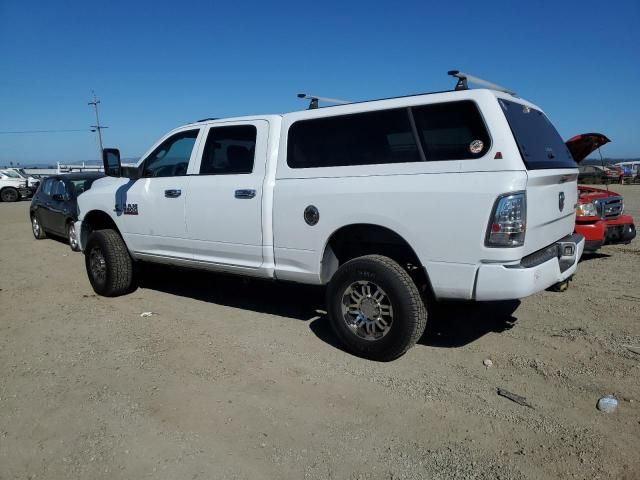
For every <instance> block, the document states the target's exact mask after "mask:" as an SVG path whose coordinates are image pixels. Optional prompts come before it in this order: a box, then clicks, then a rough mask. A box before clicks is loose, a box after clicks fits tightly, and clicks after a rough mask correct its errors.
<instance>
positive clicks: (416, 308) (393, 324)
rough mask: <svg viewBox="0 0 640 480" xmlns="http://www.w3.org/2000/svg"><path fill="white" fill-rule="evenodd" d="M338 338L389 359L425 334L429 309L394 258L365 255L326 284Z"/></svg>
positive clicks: (359, 350) (354, 349)
mask: <svg viewBox="0 0 640 480" xmlns="http://www.w3.org/2000/svg"><path fill="white" fill-rule="evenodd" d="M327 311H328V314H329V321H330V322H331V327H332V328H333V331H334V332H335V334H336V336H337V337H338V339H339V340H340V341H341V342H342V343H343V344H344V345H345V346H346V347H347V348H348V349H349V350H350V351H351V352H353V353H355V354H356V355H359V356H362V357H365V358H370V359H373V360H380V361H389V360H393V359H395V358H398V357H400V356H401V355H403V354H404V353H406V352H407V350H409V349H410V348H411V347H412V346H413V345H414V344H415V343H416V342H417V341H418V339H419V338H420V337H421V336H422V334H423V333H424V329H425V327H426V322H427V310H426V308H425V305H424V302H423V300H422V298H421V296H420V292H419V291H418V288H417V287H416V285H415V283H414V282H413V280H412V279H411V277H410V276H409V274H408V273H407V272H406V271H405V270H404V269H403V268H402V267H401V266H400V265H399V264H398V263H396V262H395V261H394V260H391V259H390V258H388V257H384V256H381V255H367V256H363V257H359V258H356V259H353V260H351V261H349V262H347V263H345V264H344V265H342V266H341V267H340V268H339V269H338V271H337V272H336V273H335V274H334V276H333V278H332V279H331V282H330V283H329V286H328V288H327Z"/></svg>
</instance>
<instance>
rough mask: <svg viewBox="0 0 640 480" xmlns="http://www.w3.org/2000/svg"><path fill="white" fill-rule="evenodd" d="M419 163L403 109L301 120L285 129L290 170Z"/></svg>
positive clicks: (406, 113) (413, 139)
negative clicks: (286, 130) (287, 132)
mask: <svg viewBox="0 0 640 480" xmlns="http://www.w3.org/2000/svg"><path fill="white" fill-rule="evenodd" d="M421 160H422V159H421V157H420V154H419V152H418V147H417V145H416V141H415V138H414V136H413V133H412V128H411V122H410V118H409V111H408V110H407V109H406V108H402V109H393V110H380V111H375V112H365V113H356V114H351V115H340V116H334V117H326V118H317V119H312V120H301V121H298V122H296V123H294V124H293V125H292V126H291V127H290V128H289V140H288V147H287V164H288V165H289V166H290V167H291V168H316V167H341V166H350V165H378V164H386V163H404V162H420V161H421Z"/></svg>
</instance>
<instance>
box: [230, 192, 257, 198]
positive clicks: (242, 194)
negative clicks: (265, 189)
mask: <svg viewBox="0 0 640 480" xmlns="http://www.w3.org/2000/svg"><path fill="white" fill-rule="evenodd" d="M255 196H256V191H255V190H236V193H235V197H236V198H253V197H255Z"/></svg>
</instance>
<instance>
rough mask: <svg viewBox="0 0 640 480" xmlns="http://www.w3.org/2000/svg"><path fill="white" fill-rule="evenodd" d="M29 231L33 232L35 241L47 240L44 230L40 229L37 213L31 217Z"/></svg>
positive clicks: (40, 224)
mask: <svg viewBox="0 0 640 480" xmlns="http://www.w3.org/2000/svg"><path fill="white" fill-rule="evenodd" d="M31 231H32V232H33V236H34V237H35V238H36V240H42V239H43V238H47V233H46V232H45V231H44V228H42V223H41V222H40V219H39V218H38V214H37V213H34V214H33V215H31Z"/></svg>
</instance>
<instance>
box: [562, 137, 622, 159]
mask: <svg viewBox="0 0 640 480" xmlns="http://www.w3.org/2000/svg"><path fill="white" fill-rule="evenodd" d="M610 141H611V140H609V139H608V138H607V137H605V136H604V135H603V134H601V133H581V134H580V135H576V136H575V137H571V138H570V139H569V140H567V141H566V142H565V145H566V146H567V148H568V149H569V151H570V152H571V155H572V156H573V159H574V160H575V161H576V163H580V162H582V161H583V160H584V159H585V158H587V156H588V155H589V154H590V153H591V152H593V151H595V150H597V149H598V148H600V147H601V146H603V145H606V144H607V143H609V142H610Z"/></svg>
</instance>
